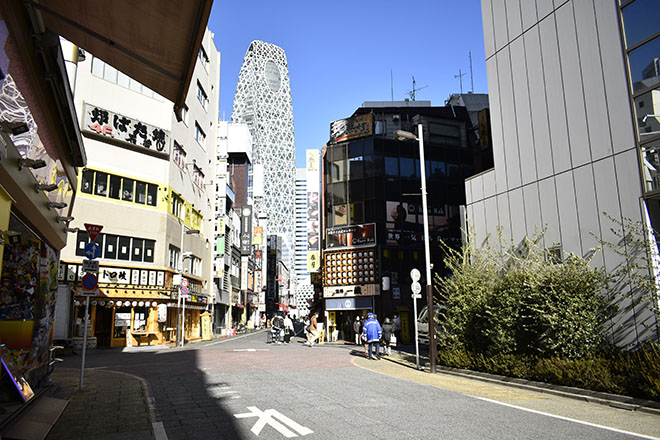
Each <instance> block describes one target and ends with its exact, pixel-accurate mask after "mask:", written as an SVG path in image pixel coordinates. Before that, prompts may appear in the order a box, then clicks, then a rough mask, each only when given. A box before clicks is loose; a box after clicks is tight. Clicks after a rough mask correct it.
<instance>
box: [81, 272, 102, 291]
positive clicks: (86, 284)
mask: <svg viewBox="0 0 660 440" xmlns="http://www.w3.org/2000/svg"><path fill="white" fill-rule="evenodd" d="M82 285H83V288H84V289H85V290H94V289H96V287H97V286H98V278H97V277H96V275H95V274H93V273H88V274H85V276H84V277H83V278H82Z"/></svg>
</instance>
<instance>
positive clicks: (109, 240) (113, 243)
mask: <svg viewBox="0 0 660 440" xmlns="http://www.w3.org/2000/svg"><path fill="white" fill-rule="evenodd" d="M118 238H119V237H117V236H116V235H106V236H105V258H111V259H113V260H114V259H116V258H117V240H118Z"/></svg>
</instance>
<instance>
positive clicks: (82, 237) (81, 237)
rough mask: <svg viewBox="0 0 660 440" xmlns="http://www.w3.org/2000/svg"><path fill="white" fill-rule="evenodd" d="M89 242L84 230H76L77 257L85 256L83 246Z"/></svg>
mask: <svg viewBox="0 0 660 440" xmlns="http://www.w3.org/2000/svg"><path fill="white" fill-rule="evenodd" d="M87 243H89V235H87V232H86V231H78V235H77V237H76V255H77V256H79V257H84V256H85V246H87Z"/></svg>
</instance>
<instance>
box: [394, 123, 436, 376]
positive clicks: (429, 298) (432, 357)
mask: <svg viewBox="0 0 660 440" xmlns="http://www.w3.org/2000/svg"><path fill="white" fill-rule="evenodd" d="M417 132H418V133H419V137H417V136H415V135H414V134H413V133H410V132H408V131H403V130H397V131H395V132H394V138H395V139H397V140H400V141H405V140H416V141H417V142H418V143H419V167H420V170H421V171H420V176H421V180H422V210H423V211H424V254H425V256H426V306H427V309H428V322H429V324H428V325H429V362H430V367H431V373H435V371H436V362H437V357H438V347H437V345H436V343H435V309H434V308H433V286H432V284H431V282H432V280H431V249H430V238H429V213H428V204H427V201H426V164H425V162H424V133H423V128H422V124H421V123H420V124H417ZM416 320H417V316H415V321H416Z"/></svg>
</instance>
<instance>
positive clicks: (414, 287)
mask: <svg viewBox="0 0 660 440" xmlns="http://www.w3.org/2000/svg"><path fill="white" fill-rule="evenodd" d="M410 288H411V289H412V292H413V293H414V294H415V295H417V294H418V293H420V292H421V291H422V285H421V284H419V283H418V282H417V281H414V282H413V283H412V285H411V286H410Z"/></svg>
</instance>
